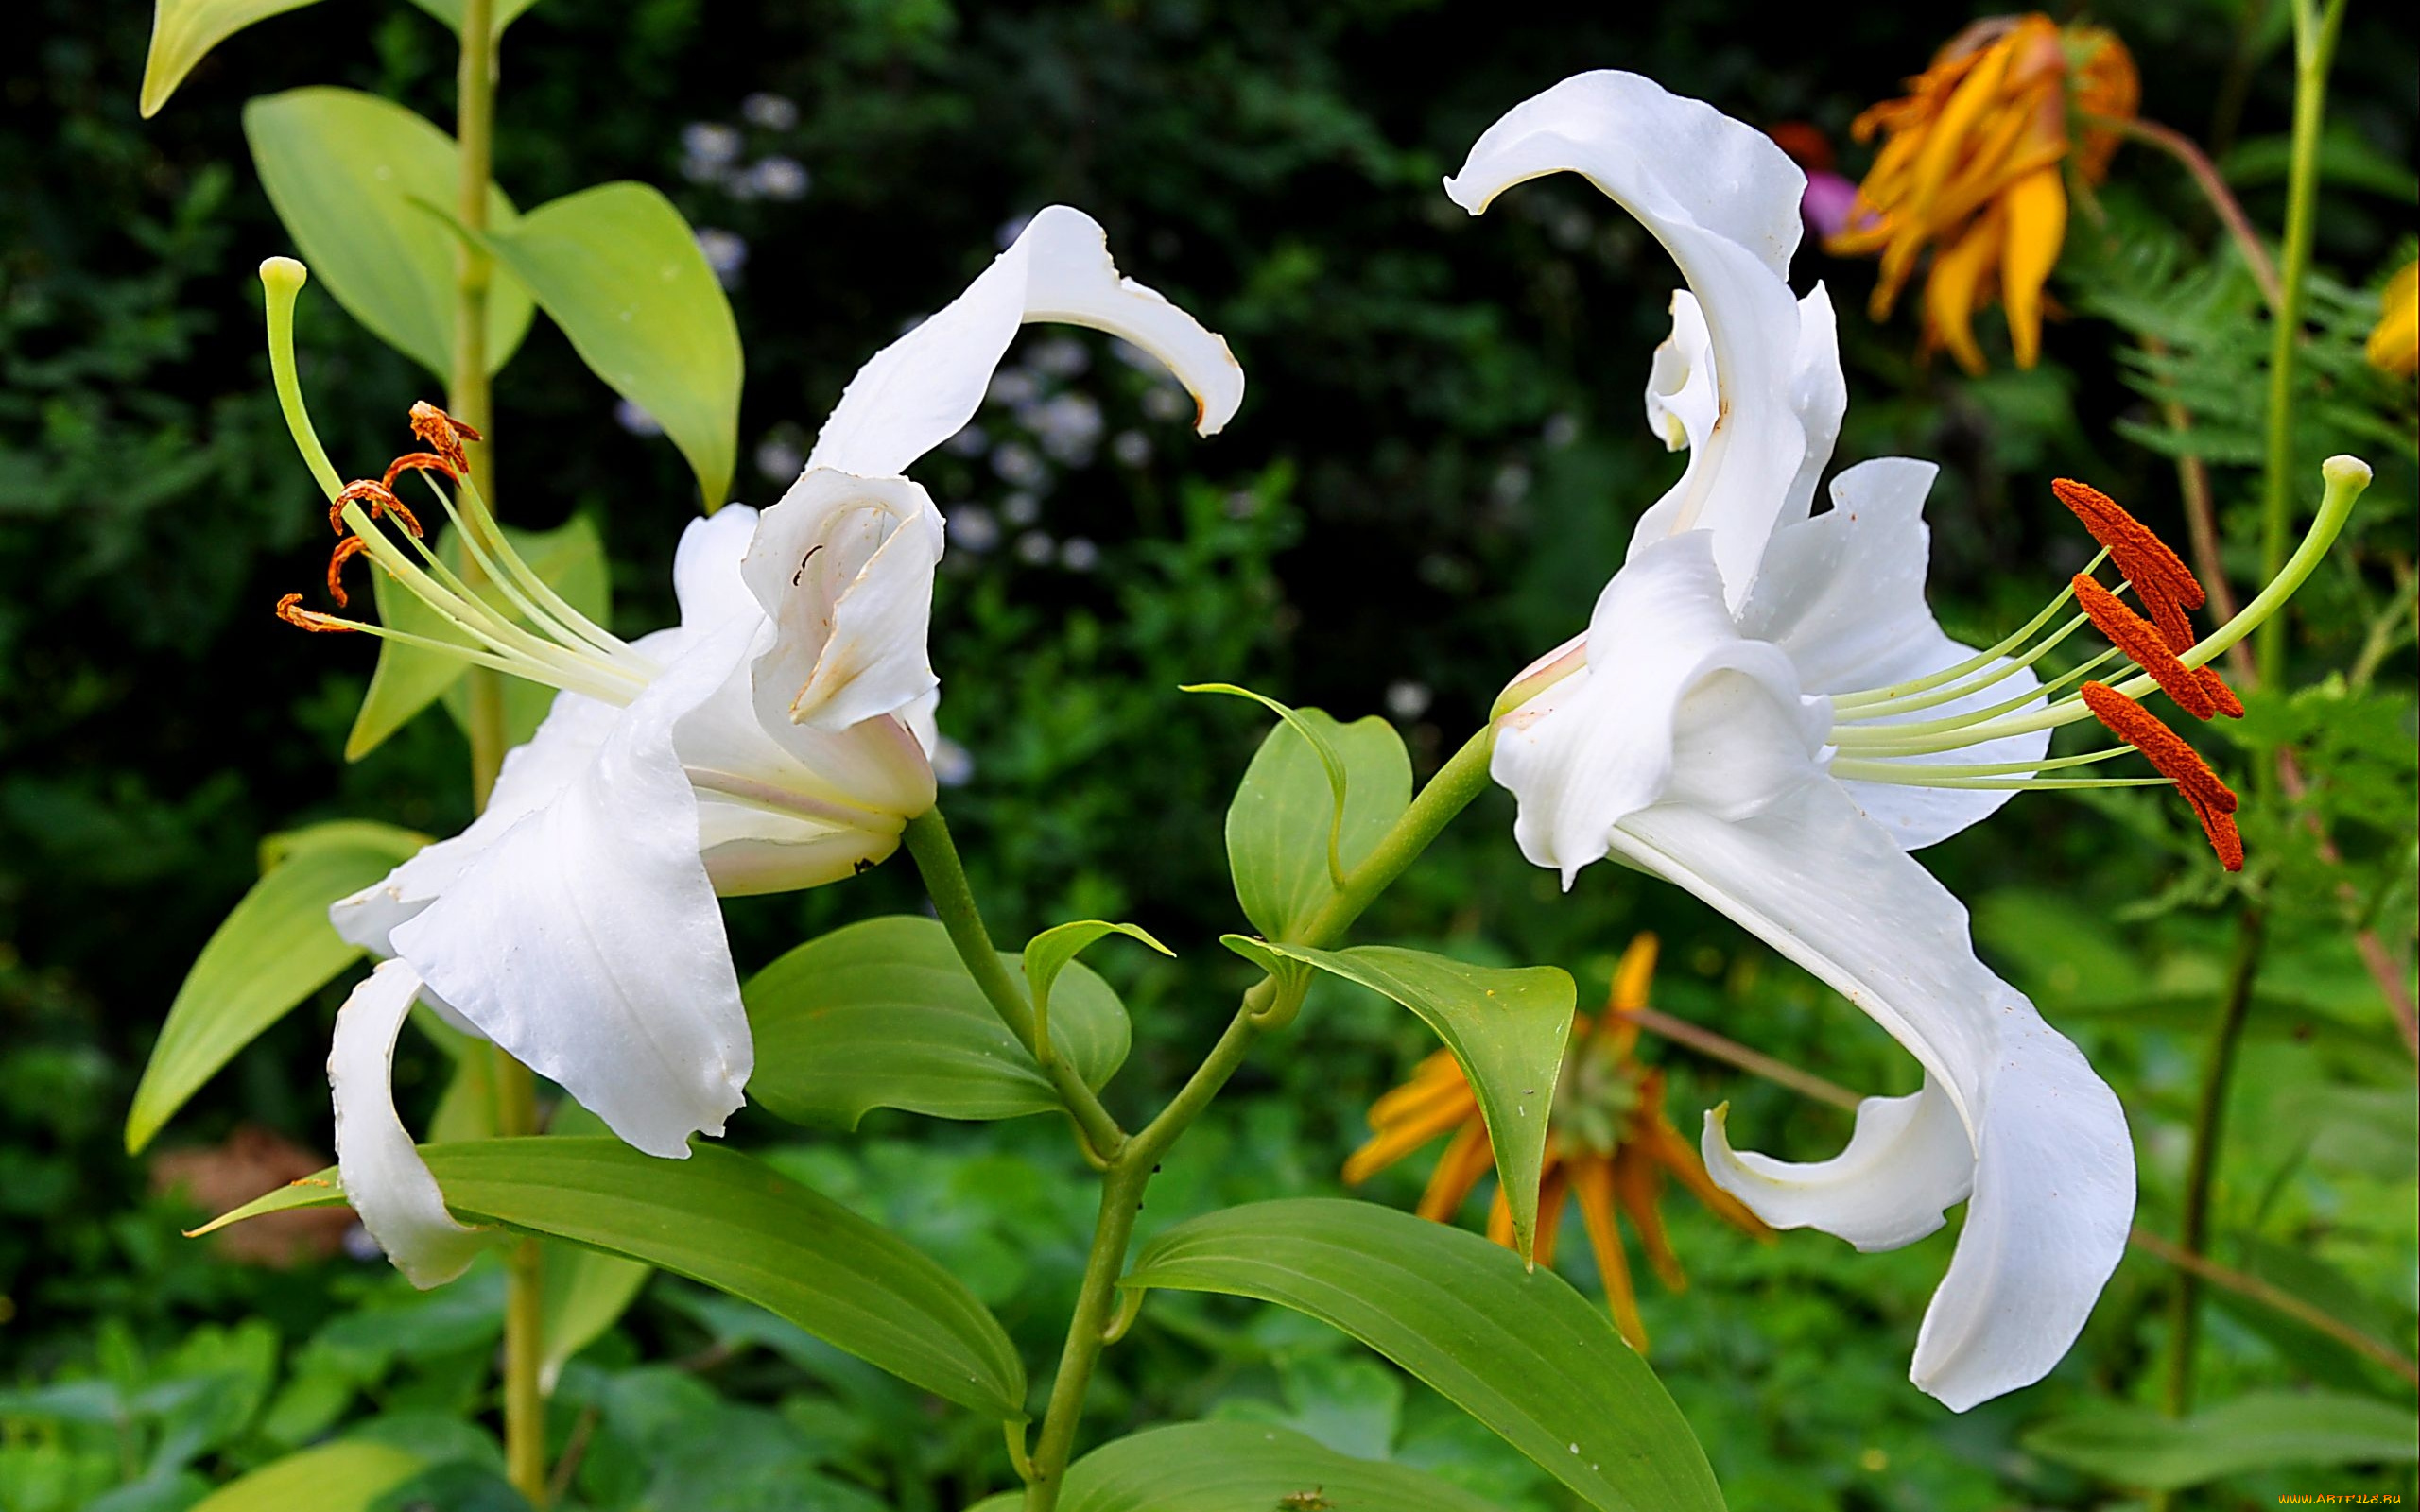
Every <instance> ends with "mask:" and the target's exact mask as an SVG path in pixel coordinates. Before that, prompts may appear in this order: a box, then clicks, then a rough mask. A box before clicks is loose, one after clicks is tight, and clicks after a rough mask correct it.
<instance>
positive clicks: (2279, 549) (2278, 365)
mask: <svg viewBox="0 0 2420 1512" xmlns="http://www.w3.org/2000/svg"><path fill="white" fill-rule="evenodd" d="M2293 3H2294V134H2293V146H2292V156H2291V159H2290V163H2291V171H2290V178H2289V179H2288V180H2287V187H2286V243H2285V248H2284V251H2283V254H2282V256H2281V258H2280V264H2281V266H2279V268H2278V270H2277V274H2278V284H2279V288H2278V301H2277V307H2276V312H2275V314H2276V324H2275V326H2274V328H2273V330H2272V331H2271V333H2270V345H2269V406H2268V422H2269V424H2268V438H2267V452H2268V456H2267V464H2268V465H2267V468H2266V470H2265V472H2264V475H2263V478H2262V485H2261V494H2260V580H2261V581H2262V582H2267V581H2269V580H2270V579H2272V578H2273V577H2275V576H2277V570H2278V569H2279V568H2280V567H2282V566H2284V565H2285V561H2286V546H2287V541H2288V538H2289V529H2288V527H2289V525H2290V521H2289V519H2288V516H2289V515H2290V514H2291V513H2292V510H2293V488H2294V425H2293V419H2294V417H2293V404H2294V354H2295V351H2296V349H2297V348H2298V347H2299V346H2300V345H2301V344H2302V336H2303V285H2304V283H2306V282H2307V280H2308V276H2309V273H2310V247H2311V233H2312V231H2313V229H2314V228H2315V227H2316V226H2317V224H2318V220H2319V131H2320V125H2321V123H2322V122H2323V120H2325V116H2326V113H2327V70H2328V65H2329V64H2330V63H2331V62H2333V61H2334V60H2335V57H2336V39H2337V36H2338V34H2339V33H2340V32H2341V31H2342V29H2343V26H2344V0H2327V8H2326V9H2325V11H2315V10H2314V9H2313V7H2312V0H2293ZM2253 650H2254V660H2255V661H2256V662H2257V663H2258V664H2259V668H2260V679H2261V682H2262V684H2263V685H2264V686H2267V687H2272V688H2274V687H2281V686H2283V685H2284V679H2285V674H2286V666H2285V662H2286V621H2285V616H2283V615H2279V616H2277V617H2275V618H2273V619H2272V620H2270V621H2269V623H2268V624H2266V625H2263V626H2262V627H2260V632H2259V635H2258V637H2257V639H2256V640H2255V641H2254V642H2253Z"/></svg>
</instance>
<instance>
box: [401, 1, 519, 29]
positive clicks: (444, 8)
mask: <svg viewBox="0 0 2420 1512" xmlns="http://www.w3.org/2000/svg"><path fill="white" fill-rule="evenodd" d="M537 3H538V0H493V10H494V17H493V21H492V22H491V23H490V25H492V26H493V27H494V28H495V34H496V35H497V36H499V37H501V36H503V35H504V28H505V27H507V26H511V25H512V24H513V22H514V21H516V20H518V19H519V18H520V15H521V12H523V11H524V10H527V9H529V8H530V7H531V6H534V5H536V4H537ZM412 4H414V5H416V6H418V7H420V8H421V9H423V10H425V11H427V12H428V13H429V14H430V15H432V16H435V17H436V18H437V19H438V20H440V21H441V22H443V23H445V26H446V29H448V30H450V31H452V32H453V33H454V35H456V36H457V37H458V36H460V35H462V0H412Z"/></svg>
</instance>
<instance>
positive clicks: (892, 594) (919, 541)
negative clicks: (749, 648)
mask: <svg viewBox="0 0 2420 1512" xmlns="http://www.w3.org/2000/svg"><path fill="white" fill-rule="evenodd" d="M941 558H942V514H941V511H940V510H939V509H937V508H935V507H933V501H932V498H931V496H930V495H929V494H927V493H925V490H924V488H923V486H922V485H920V484H916V483H911V482H909V481H908V479H906V478H903V477H858V476H856V474H854V473H849V472H836V471H834V470H832V469H829V468H815V469H810V470H809V471H808V472H807V473H806V474H805V475H804V477H802V478H800V479H799V480H798V482H797V483H795V484H793V485H791V487H790V490H789V492H787V494H784V495H783V496H782V501H781V502H780V503H779V504H776V505H774V506H773V507H771V508H770V509H768V510H766V511H765V517H764V519H763V521H762V522H761V523H760V524H759V525H758V527H757V531H756V535H755V539H754V541H753V543H752V544H751V545H750V546H749V548H748V557H747V559H746V561H745V562H744V563H743V564H742V566H741V568H740V572H741V575H742V576H743V577H744V578H745V579H746V581H747V584H748V588H749V591H750V592H751V593H752V594H754V596H755V600H756V603H757V604H758V605H759V606H761V608H762V610H763V611H764V612H765V613H766V614H768V615H769V616H770V617H771V618H772V621H773V625H774V628H775V631H776V634H775V638H774V641H773V644H772V646H771V648H770V649H769V650H768V651H767V652H766V653H765V654H764V655H763V656H761V657H759V658H758V659H757V660H756V662H755V663H754V671H753V674H752V676H753V678H754V682H755V687H756V690H757V699H758V706H759V711H760V713H762V714H763V716H764V717H765V718H766V719H767V720H768V721H777V722H787V723H796V724H804V725H809V726H812V727H813V728H815V729H817V730H826V731H836V732H837V731H838V730H846V729H848V728H849V727H850V726H851V725H854V724H856V723H857V722H858V721H859V720H862V719H871V718H873V717H874V716H875V715H877V714H888V713H896V712H897V711H899V710H901V709H904V708H906V707H907V706H908V705H909V704H911V703H913V702H915V701H916V700H917V699H919V698H921V697H923V696H925V695H926V694H928V693H930V692H932V691H933V690H934V689H935V688H938V687H939V686H940V685H941V679H939V678H938V677H936V676H934V674H933V667H932V661H931V658H930V655H929V653H928V652H927V650H926V644H925V637H926V633H927V629H928V627H929V625H930V622H931V620H932V612H933V569H934V568H935V567H936V566H937V565H939V564H940V562H941Z"/></svg>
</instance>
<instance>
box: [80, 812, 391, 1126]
mask: <svg viewBox="0 0 2420 1512" xmlns="http://www.w3.org/2000/svg"><path fill="white" fill-rule="evenodd" d="M427 843H428V837H427V836H426V835H422V834H414V833H411V832H410V831H407V830H398V829H395V828H393V827H392V826H390V825H383V824H370V823H364V822H351V821H349V822H345V823H342V824H338V825H320V826H314V827H312V828H311V829H308V830H301V831H296V832H293V833H290V834H286V835H282V836H273V837H271V838H270V839H269V840H268V841H265V842H263V845H262V850H263V852H264V854H265V856H268V857H273V858H274V860H273V863H272V864H271V865H270V866H269V868H268V871H267V872H266V874H264V875H263V876H262V878H261V880H260V881H259V882H257V883H254V884H253V885H252V889H251V891H250V892H248V893H246V894H244V896H243V898H242V899H241V900H240V901H239V902H237V903H236V904H235V907H234V909H233V912H231V913H229V914H228V916H227V918H226V919H225V921H224V922H222V923H221V924H220V925H219V926H218V928H217V929H216V931H215V932H213V933H212V935H211V936H210V941H209V943H208V944H205V945H204V946H202V948H201V954H200V955H199V957H197V958H196V959H195V961H194V963H193V970H192V971H188V972H186V973H185V980H184V985H183V986H182V987H181V988H178V989H177V998H176V1001H175V1002H174V1003H173V1004H171V1005H169V1007H168V1018H167V1022H165V1023H164V1024H162V1025H161V1026H160V1039H159V1041H158V1042H157V1043H155V1044H154V1045H153V1046H152V1047H151V1059H150V1063H149V1064H147V1065H146V1066H145V1067H144V1068H143V1081H142V1084H141V1085H140V1086H138V1087H136V1088H135V1090H134V1105H133V1107H131V1108H129V1109H128V1110H127V1115H126V1147H127V1151H128V1153H130V1154H132V1153H135V1152H138V1151H140V1150H141V1149H142V1148H143V1147H144V1146H145V1145H147V1144H148V1143H151V1139H152V1137H153V1136H154V1135H156V1134H158V1133H159V1132H160V1129H161V1126H162V1125H164V1124H166V1123H167V1121H168V1120H169V1119H170V1118H171V1117H173V1116H175V1114H176V1111H177V1109H178V1108H182V1107H183V1106H184V1104H185V1100H186V1099H187V1098H189V1097H191V1096H192V1095H193V1094H194V1092H195V1091H198V1090H199V1088H200V1086H201V1084H202V1083H204V1082H206V1081H208V1080H209V1079H210V1078H211V1077H212V1076H213V1075H215V1074H216V1073H217V1071H218V1068H220V1067H221V1066H224V1065H225V1064H227V1062H228V1061H230V1060H232V1059H233V1058H234V1056H235V1053H236V1052H237V1051H239V1050H241V1049H243V1048H244V1047H245V1046H246V1045H248V1044H251V1042H252V1040H254V1039H256V1038H258V1037H259V1035H260V1033H261V1031H262V1030H264V1029H267V1028H268V1026H269V1025H270V1024H272V1023H275V1022H277V1021H278V1020H280V1019H282V1018H284V1017H285V1015H286V1014H287V1013H288V1012H290V1011H292V1010H293V1008H294V1007H295V1005H298V1004H300V1003H301V1002H302V1000H303V999H305V998H307V997H309V996H310V995H311V994H312V993H314V992H317V991H318V990H319V989H320V988H322V987H324V986H326V985H327V984H328V982H329V981H330V980H332V979H333V978H334V977H335V976H336V974H337V972H338V971H343V970H344V969H345V968H346V967H347V966H349V965H351V964H352V963H353V962H354V959H355V958H356V957H358V956H359V955H360V954H361V951H360V948H359V947H358V946H354V945H348V944H346V943H345V942H344V941H343V940H342V939H339V938H337V932H336V930H335V928H334V927H333V926H332V925H330V924H329V922H328V905H329V904H330V903H333V902H336V901H337V899H339V898H343V897H346V896H347V895H349V894H352V893H355V892H358V891H360V890H361V889H362V888H364V887H367V886H369V885H371V884H372V883H373V882H376V881H377V880H378V879H379V878H381V877H383V876H385V875H386V874H387V873H388V872H389V871H390V870H392V869H394V867H395V865H396V863H398V862H400V861H402V860H404V859H405V858H406V857H407V856H409V855H410V854H411V853H412V852H413V851H418V850H419V849H420V848H421V847H422V846H423V845H426V844H427Z"/></svg>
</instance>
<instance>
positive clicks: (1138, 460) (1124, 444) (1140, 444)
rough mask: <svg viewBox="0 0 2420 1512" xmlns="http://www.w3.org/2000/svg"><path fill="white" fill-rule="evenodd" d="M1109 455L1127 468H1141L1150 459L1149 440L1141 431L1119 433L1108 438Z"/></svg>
mask: <svg viewBox="0 0 2420 1512" xmlns="http://www.w3.org/2000/svg"><path fill="white" fill-rule="evenodd" d="M1109 455H1112V456H1114V457H1115V458H1117V460H1118V461H1119V462H1121V463H1123V464H1124V465H1125V466H1127V467H1141V466H1142V465H1143V464H1144V463H1146V462H1148V461H1150V459H1151V438H1150V437H1148V436H1145V435H1144V434H1143V433H1142V432H1141V431H1119V432H1118V433H1117V434H1116V435H1115V436H1114V437H1112V438H1110V442H1109Z"/></svg>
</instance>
